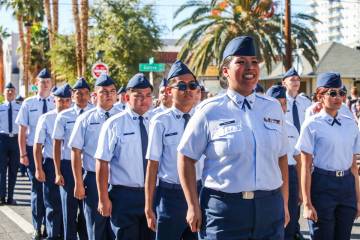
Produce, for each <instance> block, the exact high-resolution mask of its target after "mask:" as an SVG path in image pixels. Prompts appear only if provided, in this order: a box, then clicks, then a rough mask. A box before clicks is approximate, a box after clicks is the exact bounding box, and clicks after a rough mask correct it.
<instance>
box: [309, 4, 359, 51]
mask: <svg viewBox="0 0 360 240" xmlns="http://www.w3.org/2000/svg"><path fill="white" fill-rule="evenodd" d="M308 2H310V9H311V10H310V15H312V16H313V17H315V18H317V19H318V20H320V21H321V22H320V23H316V24H314V25H313V26H312V27H313V30H314V32H315V34H316V37H317V39H318V43H319V44H322V43H327V42H338V43H342V44H344V45H347V46H349V47H357V46H360V1H359V0H353V1H349V0H309V1H308Z"/></svg>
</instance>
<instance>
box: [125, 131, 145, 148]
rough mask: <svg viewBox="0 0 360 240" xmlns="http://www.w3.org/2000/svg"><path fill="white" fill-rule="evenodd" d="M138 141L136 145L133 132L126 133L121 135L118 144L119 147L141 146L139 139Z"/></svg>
mask: <svg viewBox="0 0 360 240" xmlns="http://www.w3.org/2000/svg"><path fill="white" fill-rule="evenodd" d="M139 140H140V142H139V143H137V141H136V133H135V131H128V132H126V133H123V134H121V137H120V144H121V145H128V144H141V139H139Z"/></svg>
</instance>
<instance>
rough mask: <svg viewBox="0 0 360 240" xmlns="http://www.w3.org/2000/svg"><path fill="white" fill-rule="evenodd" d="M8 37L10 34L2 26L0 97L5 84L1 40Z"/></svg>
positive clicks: (0, 38)
mask: <svg viewBox="0 0 360 240" xmlns="http://www.w3.org/2000/svg"><path fill="white" fill-rule="evenodd" d="M9 36H10V34H9V33H8V32H7V29H6V28H4V27H3V26H0V95H1V94H2V93H3V92H4V84H5V66H4V52H3V40H4V39H5V38H7V37H9Z"/></svg>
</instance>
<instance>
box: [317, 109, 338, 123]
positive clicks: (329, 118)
mask: <svg viewBox="0 0 360 240" xmlns="http://www.w3.org/2000/svg"><path fill="white" fill-rule="evenodd" d="M318 116H320V117H321V119H324V121H325V122H327V123H328V124H329V125H332V123H333V121H334V118H333V117H332V116H330V115H329V114H328V113H327V112H326V111H325V110H324V109H322V110H321V111H320V112H319V113H318ZM335 119H336V120H337V121H338V122H339V123H341V115H339V112H338V114H337V115H336V117H335Z"/></svg>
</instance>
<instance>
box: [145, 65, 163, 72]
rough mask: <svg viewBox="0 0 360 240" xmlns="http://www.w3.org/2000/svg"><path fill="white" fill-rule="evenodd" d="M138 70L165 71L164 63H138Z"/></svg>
mask: <svg viewBox="0 0 360 240" xmlns="http://www.w3.org/2000/svg"><path fill="white" fill-rule="evenodd" d="M139 71H140V72H165V64H164V63H153V64H150V63H140V64H139Z"/></svg>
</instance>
